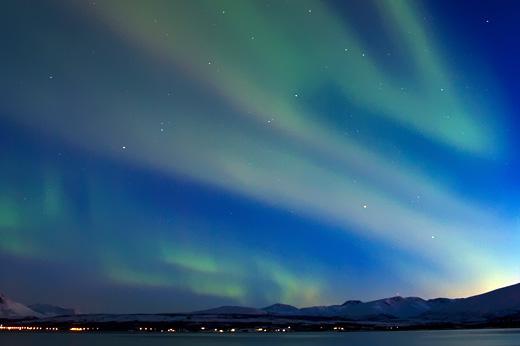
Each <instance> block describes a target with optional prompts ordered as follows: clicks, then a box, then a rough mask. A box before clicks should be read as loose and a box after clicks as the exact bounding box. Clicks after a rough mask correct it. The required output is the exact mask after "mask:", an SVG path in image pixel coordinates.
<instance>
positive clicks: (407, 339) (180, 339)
mask: <svg viewBox="0 0 520 346" xmlns="http://www.w3.org/2000/svg"><path fill="white" fill-rule="evenodd" d="M0 345H6V346H7V345H9V346H33V345H41V346H62V345H63V346H87V345H88V346H90V345H97V346H108V345H115V346H126V345H128V346H134V345H135V346H137V345H152V346H154V345H156V346H163V345H175V346H211V345H244V346H247V345H268V346H288V345H323V346H335V345H349V346H378V345H384V346H388V345H399V346H434V345H442V346H452V345H453V346H455V345H457V346H462V345H464V346H466V345H468V346H481V345H482V346H483V345H485V346H519V345H520V330H518V329H507V330H506V329H495V330H490V329H488V330H456V331H453V330H452V331H417V332H351V333H291V334H276V335H275V334H271V335H265V334H262V335H255V334H232V335H230V334H228V335H218V334H176V335H172V334H167V335H166V334H135V333H105V334H43V333H42V334H37V333H1V334H0Z"/></svg>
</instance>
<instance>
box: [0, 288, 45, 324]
mask: <svg viewBox="0 0 520 346" xmlns="http://www.w3.org/2000/svg"><path fill="white" fill-rule="evenodd" d="M25 317H42V315H41V314H39V313H38V312H36V311H34V310H32V309H30V308H28V307H27V306H25V305H23V304H20V303H17V302H15V301H13V300H11V299H9V298H7V297H6V296H5V295H3V294H2V293H0V318H25Z"/></svg>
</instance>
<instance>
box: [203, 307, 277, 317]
mask: <svg viewBox="0 0 520 346" xmlns="http://www.w3.org/2000/svg"><path fill="white" fill-rule="evenodd" d="M193 314H194V315H254V316H262V315H267V312H265V311H263V310H260V309H256V308H250V307H245V306H221V307H218V308H214V309H208V310H202V311H195V312H193Z"/></svg>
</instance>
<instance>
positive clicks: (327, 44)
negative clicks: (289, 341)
mask: <svg viewBox="0 0 520 346" xmlns="http://www.w3.org/2000/svg"><path fill="white" fill-rule="evenodd" d="M519 16H520V3H519V2H517V1H491V0H490V1H471V2H469V1H453V0H449V1H437V0H435V1H431V2H430V1H401V0H392V1H390V0H389V1H378V0H377V1H376V0H373V1H365V0H355V1H354V0H351V1H306V0H291V1H284V0H271V1H245V0H244V1H236V0H229V1H220V0H219V1H216V0H215V1H214V0H207V1H206V0H186V1H155V0H154V1H126V0H121V1H118V0H115V1H112V0H107V1H103V0H97V1H65V0H64V1H19V0H12V1H2V4H1V11H0V26H1V30H0V38H1V41H0V42H1V48H0V71H1V74H0V76H1V83H0V88H1V89H0V291H3V292H5V294H7V295H8V296H10V297H12V298H13V299H16V300H18V301H21V302H24V303H35V302H42V303H53V304H58V305H65V306H70V307H75V308H78V309H80V311H82V312H171V311H191V310H197V309H203V308H208V307H214V306H218V305H238V304H240V305H247V306H255V307H260V306H264V305H268V304H271V303H275V302H283V303H289V304H293V305H296V306H309V305H322V304H333V303H342V302H343V301H345V300H347V299H361V300H369V299H375V298H381V297H388V296H394V295H396V294H399V295H403V296H410V295H412V296H422V297H425V298H431V297H437V296H447V297H459V296H466V295H470V294H474V293H480V292H483V291H486V290H490V289H494V288H498V287H501V286H505V285H508V284H513V283H516V282H518V281H520V251H519V250H518V249H520V223H519V221H520V220H519V216H520V150H518V148H520V136H519V135H518V133H520V118H519V116H518V114H520V99H519V98H518V94H519V90H520V87H519V85H518V81H519V80H520V65H519V64H518V61H519V53H520V22H519V21H518V18H519Z"/></svg>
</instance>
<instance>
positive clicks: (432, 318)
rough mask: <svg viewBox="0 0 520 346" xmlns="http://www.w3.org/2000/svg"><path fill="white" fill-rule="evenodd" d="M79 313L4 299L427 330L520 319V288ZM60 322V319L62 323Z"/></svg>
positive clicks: (33, 308) (24, 314) (3, 313)
mask: <svg viewBox="0 0 520 346" xmlns="http://www.w3.org/2000/svg"><path fill="white" fill-rule="evenodd" d="M75 314H76V313H75V311H74V310H73V309H66V308H61V307H56V306H52V305H46V304H36V305H30V306H25V305H23V304H20V303H17V302H14V301H12V300H10V299H9V298H7V297H6V296H4V295H2V294H0V318H4V319H16V318H18V319H20V318H28V317H32V318H38V319H47V320H50V319H54V320H56V321H58V320H59V321H74V320H75V319H78V318H80V317H79V316H81V319H82V320H83V321H88V320H92V321H94V320H103V321H110V320H113V321H121V320H132V319H134V320H143V321H145V320H148V321H157V320H162V321H167V320H179V319H183V318H184V319H190V320H197V321H216V320H223V319H224V320H233V319H235V320H238V319H248V320H252V319H253V320H254V319H264V320H265V319H284V320H305V319H306V318H308V319H312V320H320V319H323V320H325V319H334V318H337V319H342V320H349V321H360V322H366V321H370V322H392V323H393V322H401V323H408V324H424V323H438V322H442V323H445V322H454V323H474V322H485V321H491V320H494V319H499V318H506V317H508V316H513V317H514V318H517V319H518V318H520V284H516V285H512V286H508V287H504V288H500V289H497V290H494V291H491V292H487V293H484V294H480V295H476V296H472V297H468V298H458V299H448V298H436V299H428V300H426V299H422V298H419V297H400V296H396V297H390V298H384V299H378V300H374V301H368V302H362V301H359V300H348V301H346V302H345V303H343V304H341V305H329V306H312V307H304V308H297V307H295V306H291V305H287V304H274V305H270V306H267V307H264V308H254V307H244V306H221V307H218V308H213V309H209V310H203V311H195V312H190V313H183V314H152V315H107V314H97V315H78V316H75ZM57 316H60V317H57Z"/></svg>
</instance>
